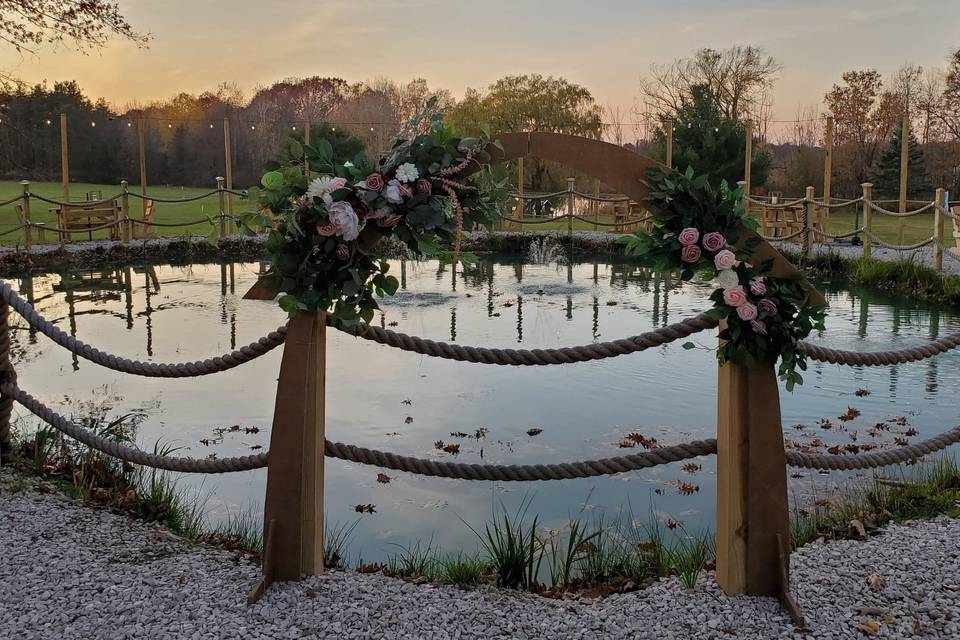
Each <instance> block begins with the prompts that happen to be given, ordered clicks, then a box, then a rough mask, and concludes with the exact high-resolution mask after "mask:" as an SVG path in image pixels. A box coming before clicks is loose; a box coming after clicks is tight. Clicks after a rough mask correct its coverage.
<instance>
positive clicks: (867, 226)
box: [860, 182, 873, 258]
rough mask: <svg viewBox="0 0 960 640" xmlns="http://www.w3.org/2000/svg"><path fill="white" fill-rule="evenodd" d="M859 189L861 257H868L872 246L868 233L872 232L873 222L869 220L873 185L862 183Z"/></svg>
mask: <svg viewBox="0 0 960 640" xmlns="http://www.w3.org/2000/svg"><path fill="white" fill-rule="evenodd" d="M860 188H861V189H863V205H862V206H863V209H862V210H863V257H864V258H869V257H870V247H871V246H872V243H873V241H872V240H871V239H870V232H871V231H872V230H873V222H872V221H871V219H870V213H871V211H872V209H870V199H871V198H872V197H873V185H872V184H871V183H869V182H864V183H863V184H861V185H860Z"/></svg>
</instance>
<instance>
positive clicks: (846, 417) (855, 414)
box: [838, 407, 860, 422]
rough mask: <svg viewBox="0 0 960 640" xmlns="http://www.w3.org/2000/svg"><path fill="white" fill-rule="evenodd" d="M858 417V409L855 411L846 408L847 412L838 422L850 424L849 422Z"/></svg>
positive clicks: (852, 408)
mask: <svg viewBox="0 0 960 640" xmlns="http://www.w3.org/2000/svg"><path fill="white" fill-rule="evenodd" d="M859 417H860V409H857V408H855V407H847V412H846V413H845V414H843V415H842V416H840V417H839V418H838V420H840V421H841V422H850V421H851V420H853V419H855V418H859Z"/></svg>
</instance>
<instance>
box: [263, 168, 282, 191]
mask: <svg viewBox="0 0 960 640" xmlns="http://www.w3.org/2000/svg"><path fill="white" fill-rule="evenodd" d="M260 184H262V185H263V186H264V188H265V189H271V190H274V189H280V188H282V187H283V184H284V180H283V174H282V173H280V172H279V171H268V172H266V173H265V174H263V177H262V178H260Z"/></svg>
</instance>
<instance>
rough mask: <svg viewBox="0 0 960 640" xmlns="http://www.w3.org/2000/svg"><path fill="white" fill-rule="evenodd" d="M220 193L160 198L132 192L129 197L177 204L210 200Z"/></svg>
mask: <svg viewBox="0 0 960 640" xmlns="http://www.w3.org/2000/svg"><path fill="white" fill-rule="evenodd" d="M224 191H226V189H224ZM218 193H220V191H219V190H217V189H214V190H213V191H208V192H207V193H201V194H200V195H197V196H190V197H187V198H158V197H156V196H145V195H143V194H141V193H134V192H133V191H131V192H130V193H129V195H131V196H133V197H134V198H140V199H141V200H153V201H154V202H163V203H171V204H172V203H177V202H194V201H196V200H203V199H204V198H209V197H210V196H212V195H216V194H218ZM231 193H234V192H232V191H231Z"/></svg>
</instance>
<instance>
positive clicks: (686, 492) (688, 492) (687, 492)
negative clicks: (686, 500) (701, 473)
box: [678, 482, 700, 496]
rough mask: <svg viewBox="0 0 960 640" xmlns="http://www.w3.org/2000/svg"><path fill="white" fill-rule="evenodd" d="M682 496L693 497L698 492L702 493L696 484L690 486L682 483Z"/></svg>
mask: <svg viewBox="0 0 960 640" xmlns="http://www.w3.org/2000/svg"><path fill="white" fill-rule="evenodd" d="M678 489H679V491H680V495H683V496H692V495H693V494H695V493H696V492H698V491H700V487H699V486H697V485H695V484H690V483H689V482H681V483H680V485H679V487H678Z"/></svg>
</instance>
